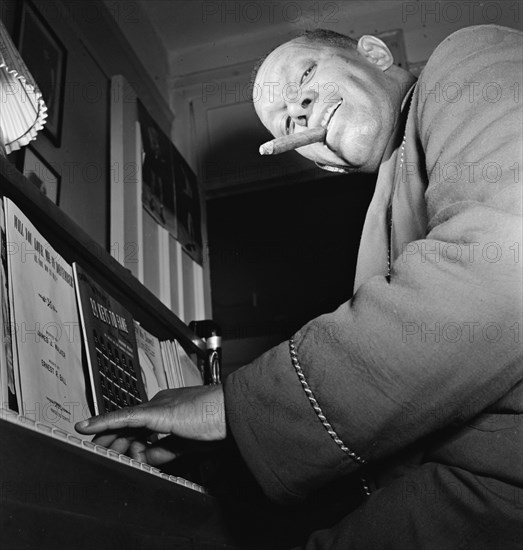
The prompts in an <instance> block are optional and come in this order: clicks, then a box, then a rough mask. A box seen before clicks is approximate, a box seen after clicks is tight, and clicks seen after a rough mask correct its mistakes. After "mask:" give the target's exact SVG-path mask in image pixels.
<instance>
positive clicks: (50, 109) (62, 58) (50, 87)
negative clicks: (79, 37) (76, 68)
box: [18, 0, 67, 147]
mask: <svg viewBox="0 0 523 550" xmlns="http://www.w3.org/2000/svg"><path fill="white" fill-rule="evenodd" d="M18 48H19V50H20V55H21V56H22V59H23V60H24V61H25V63H26V65H27V67H28V69H29V70H30V71H31V74H32V75H33V78H34V79H35V81H36V83H37V84H38V87H39V88H40V91H41V92H42V96H43V98H44V101H45V104H46V105H47V121H46V124H45V126H44V133H45V134H46V135H47V136H48V137H49V138H50V139H51V141H52V142H53V144H54V145H56V146H57V147H59V146H60V139H61V132H62V117H63V97H64V87H65V70H66V63H67V51H66V49H65V48H64V46H63V44H62V43H61V42H60V40H59V39H58V37H57V36H56V34H55V33H54V32H53V30H52V28H51V27H50V26H49V25H48V24H47V23H46V21H45V20H44V19H43V18H42V16H41V15H40V14H39V13H38V11H37V10H36V8H35V6H34V5H33V4H32V3H31V2H29V1H28V0H24V2H23V3H22V8H21V16H20V26H19V34H18Z"/></svg>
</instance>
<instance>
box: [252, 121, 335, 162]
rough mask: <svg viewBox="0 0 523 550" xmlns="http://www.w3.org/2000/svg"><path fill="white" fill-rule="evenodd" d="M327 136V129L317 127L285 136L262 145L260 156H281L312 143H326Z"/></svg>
mask: <svg viewBox="0 0 523 550" xmlns="http://www.w3.org/2000/svg"><path fill="white" fill-rule="evenodd" d="M326 135H327V129H326V128H323V127H322V126H316V127H314V128H311V129H310V130H304V131H303V132H297V133H295V134H291V135H289V136H283V137H279V138H276V139H273V140H271V141H267V143H264V144H263V145H260V155H279V154H280V153H285V152H286V151H292V150H293V149H297V148H298V147H304V146H305V145H310V144H311V143H317V142H318V141H324V140H325V136H326Z"/></svg>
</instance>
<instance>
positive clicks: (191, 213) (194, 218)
mask: <svg viewBox="0 0 523 550" xmlns="http://www.w3.org/2000/svg"><path fill="white" fill-rule="evenodd" d="M172 147H173V158H174V168H175V174H176V175H175V179H176V204H177V206H178V241H180V243H181V244H182V245H183V247H184V249H185V250H186V251H187V253H188V254H189V255H190V256H191V258H192V259H193V260H195V261H196V262H198V263H199V264H202V262H203V244H202V223H201V208H200V193H199V189H198V181H197V179H196V175H195V173H194V172H193V171H192V170H191V167H190V166H189V164H188V163H187V161H186V160H185V159H184V158H183V157H182V156H181V155H180V153H179V152H178V151H177V150H176V149H175V148H174V145H173V146H172Z"/></svg>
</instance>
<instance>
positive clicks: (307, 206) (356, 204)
mask: <svg viewBox="0 0 523 550" xmlns="http://www.w3.org/2000/svg"><path fill="white" fill-rule="evenodd" d="M374 184H375V178H374V177H368V176H362V175H356V176H338V177H327V178H325V179H324V180H321V181H316V182H309V183H301V184H296V185H288V186H283V187H277V188H272V189H267V190H266V191H258V192H252V193H247V194H243V195H237V196H231V197H227V198H221V199H214V200H210V201H208V204H207V209H208V210H207V214H208V230H209V247H210V261H211V280H212V283H211V286H212V306H213V317H214V319H215V320H216V321H217V322H218V323H219V324H220V325H221V326H222V328H223V331H224V337H225V339H246V338H247V339H248V338H252V337H260V336H264V337H265V336H268V335H272V336H275V338H276V340H277V339H278V338H281V339H284V338H287V337H288V336H289V335H290V334H292V333H293V332H294V331H296V330H297V329H298V328H300V327H301V326H302V325H303V324H304V323H306V322H307V321H309V320H310V319H312V318H314V317H316V316H318V315H321V314H322V313H326V312H329V311H332V310H333V309H335V308H336V307H337V306H338V305H340V304H341V303H343V302H344V301H346V300H347V299H349V298H350V297H351V295H352V286H353V280H354V270H355V265H356V257H357V252H358V246H359V238H360V234H361V229H362V226H363V221H364V217H365V213H366V210H367V206H368V203H369V202H370V199H371V197H372V192H373V190H374ZM273 340H274V339H273Z"/></svg>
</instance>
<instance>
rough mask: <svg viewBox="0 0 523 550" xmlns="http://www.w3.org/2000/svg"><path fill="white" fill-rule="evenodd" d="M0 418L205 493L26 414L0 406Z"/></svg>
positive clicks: (199, 487)
mask: <svg viewBox="0 0 523 550" xmlns="http://www.w3.org/2000/svg"><path fill="white" fill-rule="evenodd" d="M0 419H1V420H7V421H8V422H11V423H13V424H16V425H18V426H22V427H24V428H26V429H28V430H33V431H35V432H39V433H42V434H45V435H47V436H49V437H52V438H54V439H58V440H60V441H65V442H66V443H69V444H70V445H74V446H75V447H80V448H82V449H84V450H85V451H88V452H91V453H95V454H97V455H101V456H105V457H106V458H108V459H110V460H114V461H116V462H119V463H120V464H125V465H126V466H128V467H130V468H135V469H137V470H141V471H142V472H146V473H148V474H151V475H154V476H157V477H160V478H162V479H165V480H166V481H169V482H170V483H176V484H177V485H182V486H183V487H186V488H187V489H192V490H193V491H197V492H199V493H203V494H207V491H206V490H205V489H204V488H203V487H202V486H201V485H198V484H197V483H193V482H192V481H189V480H187V479H184V478H183V477H177V476H173V475H169V474H165V473H163V472H162V471H161V470H159V469H158V468H153V467H152V466H150V465H149V464H145V463H144V462H139V461H138V460H133V459H132V458H130V457H128V456H126V455H122V454H120V453H117V452H116V451H113V450H111V449H106V448H105V447H102V446H101V445H95V444H94V443H91V442H90V441H86V440H83V439H81V438H80V437H77V436H75V435H72V434H70V433H67V432H64V431H63V430H60V429H58V428H53V427H51V426H49V425H48V424H44V423H43V422H36V421H35V420H33V419H32V418H28V417H26V416H23V415H21V414H18V413H16V412H14V411H12V410H10V409H6V408H3V407H2V408H0Z"/></svg>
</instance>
